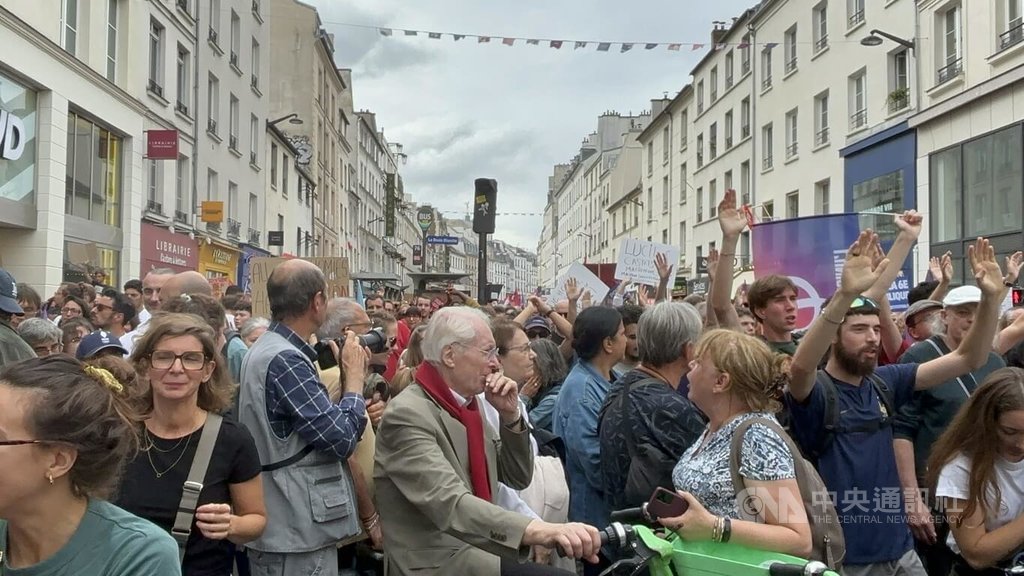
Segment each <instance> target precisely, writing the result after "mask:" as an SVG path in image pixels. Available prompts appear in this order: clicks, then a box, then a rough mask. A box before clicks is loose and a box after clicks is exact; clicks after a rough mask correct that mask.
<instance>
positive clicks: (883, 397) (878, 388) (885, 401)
mask: <svg viewBox="0 0 1024 576" xmlns="http://www.w3.org/2000/svg"><path fill="white" fill-rule="evenodd" d="M868 380H870V381H871V386H872V387H873V388H874V389H875V394H877V395H878V399H879V400H880V401H881V402H882V407H883V408H885V412H886V413H885V414H882V420H881V422H880V423H879V428H884V427H886V426H888V425H889V424H891V422H892V419H893V418H894V417H895V416H896V397H895V395H894V394H893V391H892V388H889V385H888V384H886V382H885V380H882V379H881V378H880V377H879V376H878V375H877V374H875V373H874V372H872V373H871V374H868Z"/></svg>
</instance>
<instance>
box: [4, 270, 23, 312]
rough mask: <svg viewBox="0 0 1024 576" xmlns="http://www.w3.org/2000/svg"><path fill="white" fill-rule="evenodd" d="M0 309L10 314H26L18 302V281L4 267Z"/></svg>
mask: <svg viewBox="0 0 1024 576" xmlns="http://www.w3.org/2000/svg"><path fill="white" fill-rule="evenodd" d="M0 310H2V311H4V312H7V313H8V314H24V313H25V311H24V310H22V309H21V305H20V304H18V283H17V282H15V281H14V276H11V273H10V272H8V271H7V270H4V269H3V268H0Z"/></svg>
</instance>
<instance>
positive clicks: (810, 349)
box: [789, 230, 889, 402]
mask: <svg viewBox="0 0 1024 576" xmlns="http://www.w3.org/2000/svg"><path fill="white" fill-rule="evenodd" d="M880 251H881V246H880V245H879V244H878V235H877V234H875V233H874V232H872V231H871V230H864V231H863V232H861V233H860V236H858V237H857V240H856V241H855V242H854V243H853V244H852V245H851V246H850V249H849V250H848V251H847V252H846V263H845V264H844V265H843V276H842V281H841V282H840V285H839V290H837V291H836V293H835V295H833V296H832V300H830V301H829V303H828V306H826V307H825V309H824V310H822V312H821V314H819V315H818V317H817V318H815V319H814V322H812V323H811V327H810V328H809V329H808V330H807V334H805V335H804V337H803V340H801V341H800V346H797V349H796V355H795V356H793V364H792V366H791V367H790V376H791V380H790V384H789V392H790V394H791V395H792V396H793V399H795V400H796V401H797V402H803V401H804V400H806V399H807V397H808V396H810V395H811V390H813V389H814V376H815V374H816V373H817V371H818V364H820V363H821V359H822V358H823V357H824V356H825V352H827V351H828V347H829V345H830V344H831V343H832V340H833V338H834V337H835V335H836V331H837V330H838V329H839V326H840V325H842V323H843V321H844V320H845V319H846V311H847V310H849V309H850V304H852V303H853V301H854V299H856V298H857V296H860V294H861V293H862V292H863V291H864V290H867V289H868V288H870V287H871V285H872V284H874V283H875V281H876V280H878V278H879V276H881V275H882V274H883V273H884V272H885V270H886V269H887V268H888V267H889V259H888V258H882V259H881V260H877V253H878V252H880ZM876 260H877V263H876Z"/></svg>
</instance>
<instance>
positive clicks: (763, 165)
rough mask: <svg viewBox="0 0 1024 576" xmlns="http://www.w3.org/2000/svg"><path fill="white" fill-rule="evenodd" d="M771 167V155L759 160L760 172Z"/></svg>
mask: <svg viewBox="0 0 1024 576" xmlns="http://www.w3.org/2000/svg"><path fill="white" fill-rule="evenodd" d="M773 165H774V164H773V162H772V155H771V154H769V155H767V156H765V157H764V158H762V159H761V169H762V170H767V169H769V168H771V167H772V166H773Z"/></svg>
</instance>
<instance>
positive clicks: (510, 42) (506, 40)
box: [501, 38, 516, 46]
mask: <svg viewBox="0 0 1024 576" xmlns="http://www.w3.org/2000/svg"><path fill="white" fill-rule="evenodd" d="M501 43H502V44H504V45H505V46H512V45H514V44H515V43H516V39H515V38H502V39H501Z"/></svg>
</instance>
